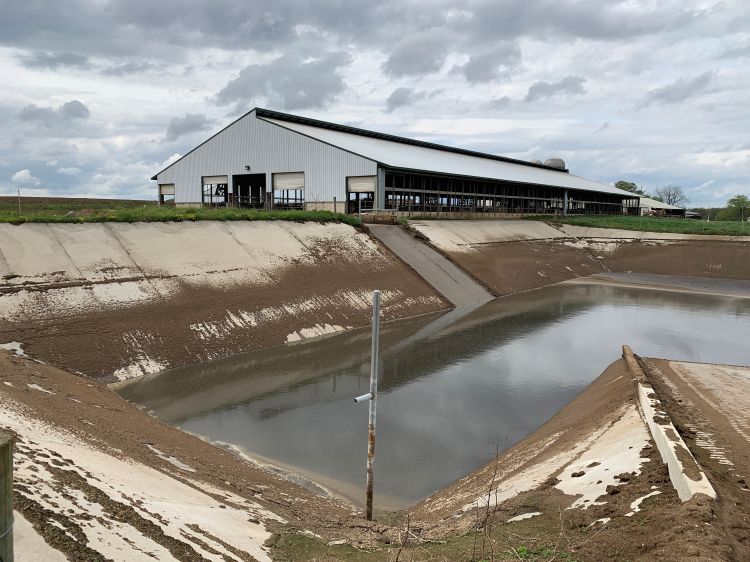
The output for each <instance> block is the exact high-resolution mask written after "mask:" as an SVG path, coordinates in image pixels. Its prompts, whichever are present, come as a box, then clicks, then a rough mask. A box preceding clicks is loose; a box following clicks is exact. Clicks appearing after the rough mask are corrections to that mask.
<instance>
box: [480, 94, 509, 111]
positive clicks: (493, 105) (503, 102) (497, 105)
mask: <svg viewBox="0 0 750 562" xmlns="http://www.w3.org/2000/svg"><path fill="white" fill-rule="evenodd" d="M508 106H510V98H509V97H508V96H501V97H499V98H492V99H491V100H490V101H488V102H487V103H486V104H485V107H487V109H505V108H506V107H508Z"/></svg>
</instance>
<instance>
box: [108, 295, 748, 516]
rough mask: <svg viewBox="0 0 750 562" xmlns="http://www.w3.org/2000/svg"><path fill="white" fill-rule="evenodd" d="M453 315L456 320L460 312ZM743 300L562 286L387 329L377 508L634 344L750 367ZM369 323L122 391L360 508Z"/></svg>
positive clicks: (538, 413)
mask: <svg viewBox="0 0 750 562" xmlns="http://www.w3.org/2000/svg"><path fill="white" fill-rule="evenodd" d="M451 320H453V321H451ZM748 334H750V303H749V302H748V301H747V300H742V299H734V298H726V297H717V296H705V295H693V294H688V293H669V292H663V291H651V290H647V289H640V288H632V287H621V286H616V285H560V286H555V287H550V288H547V289H543V290H540V291H535V292H533V293H528V294H525V295H520V296H515V297H510V298H505V299H499V300H496V301H493V302H491V303H489V304H487V305H485V306H483V307H481V308H478V309H476V310H473V311H471V312H469V313H468V314H466V315H464V316H462V317H461V315H460V314H455V313H454V315H453V316H452V317H451V318H445V317H443V318H437V319H436V316H434V315H433V316H428V317H422V318H418V319H411V320H407V321H401V322H394V323H389V324H387V325H384V327H383V330H382V349H383V351H382V368H381V374H380V377H381V378H380V400H379V403H378V445H377V456H376V473H375V483H376V484H375V485H376V502H377V503H378V504H379V507H380V508H381V509H382V508H400V507H404V506H406V505H408V504H410V503H413V502H414V501H416V500H418V499H420V498H422V497H424V496H426V495H428V494H429V493H431V492H433V491H434V490H436V489H439V488H441V487H443V486H445V485H447V484H449V483H451V482H453V481H454V480H456V479H458V478H461V477H462V476H464V475H465V474H467V473H468V472H470V471H471V470H473V469H475V468H477V467H478V466H480V465H481V464H483V463H484V462H486V461H487V460H488V459H489V458H491V456H492V455H493V454H494V445H492V442H493V441H497V443H498V444H499V446H500V448H501V450H502V449H505V448H507V447H509V446H511V445H512V444H514V443H516V442H517V441H519V440H520V439H522V438H523V437H524V436H526V435H528V434H529V433H530V432H532V431H533V430H534V429H535V428H537V427H538V426H539V425H541V424H542V423H544V422H545V421H546V420H547V419H549V418H550V417H551V416H552V415H553V414H554V413H555V412H556V411H557V410H559V409H560V408H561V407H562V406H564V405H565V404H566V403H568V402H569V401H570V400H571V399H572V398H573V397H574V396H575V395H576V394H577V393H579V392H580V391H581V390H582V389H583V388H584V387H585V386H586V385H587V384H588V383H589V382H591V381H592V380H593V379H594V378H596V376H598V375H599V373H601V372H602V371H603V370H604V368H605V367H606V366H607V365H608V364H609V363H611V362H612V361H613V360H615V359H616V358H617V357H618V356H619V354H620V347H621V346H622V344H623V343H628V344H629V345H631V346H632V347H633V348H634V350H635V351H636V352H637V353H639V354H641V355H644V356H659V357H667V358H679V359H683V360H688V361H702V362H719V363H735V364H749V363H750V349H748V347H747V345H746V341H747V336H748ZM368 370H369V330H358V331H354V332H350V333H345V334H340V335H336V336H332V337H329V338H326V339H322V340H317V341H309V342H301V343H299V344H294V345H288V346H283V347H279V348H274V349H269V350H264V351H261V352H256V353H252V354H246V355H241V356H235V357H231V358H227V359H223V360H218V361H212V362H210V363H205V364H201V365H197V366H191V367H186V368H181V369H175V370H172V371H168V372H165V373H161V374H159V375H154V376H150V377H146V378H143V379H139V380H137V381H135V382H133V383H131V384H129V385H127V386H125V387H122V388H121V389H119V392H120V393H121V394H122V395H123V396H124V397H125V398H127V399H129V400H131V401H133V402H136V403H138V404H140V405H142V406H144V407H146V408H147V409H149V410H151V411H153V412H154V413H155V414H156V415H157V416H158V417H159V418H161V419H163V420H164V421H167V422H169V423H173V424H175V425H177V426H179V427H181V428H183V429H185V430H187V431H190V432H194V433H196V434H199V435H202V436H205V437H206V438H209V439H212V440H216V441H221V442H226V443H231V444H234V445H237V446H239V447H240V448H242V449H243V450H245V451H247V452H248V453H249V454H251V455H258V456H261V457H263V458H267V459H272V460H273V461H275V462H277V463H279V464H283V465H287V466H292V467H295V468H296V469H298V470H299V471H300V472H302V473H303V474H306V475H308V476H309V477H311V478H312V479H314V480H316V481H319V482H321V483H323V484H324V485H328V486H330V487H332V488H334V489H335V490H336V491H338V492H339V493H341V494H343V495H345V496H347V497H349V498H350V499H352V500H354V501H357V502H359V501H360V500H361V499H362V498H361V497H360V496H361V495H362V492H361V490H362V489H363V486H364V461H365V451H366V432H367V427H366V425H367V412H366V408H365V407H363V406H358V405H355V404H354V402H353V401H352V397H354V396H355V395H358V394H362V393H364V392H366V391H367V388H368Z"/></svg>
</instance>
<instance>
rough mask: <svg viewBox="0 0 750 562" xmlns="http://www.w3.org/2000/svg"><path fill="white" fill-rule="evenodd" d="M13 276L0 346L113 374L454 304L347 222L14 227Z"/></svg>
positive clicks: (6, 270) (5, 258)
mask: <svg viewBox="0 0 750 562" xmlns="http://www.w3.org/2000/svg"><path fill="white" fill-rule="evenodd" d="M0 275H2V280H0V341H1V342H10V341H17V342H21V343H23V344H24V346H25V349H26V350H27V352H29V353H30V354H33V355H34V356H35V357H38V358H40V359H42V360H44V361H45V362H49V363H52V364H55V365H58V366H60V367H63V368H65V369H67V370H70V371H73V372H79V373H83V374H85V375H88V376H91V377H95V378H99V379H101V380H105V381H111V380H117V379H120V380H122V379H125V378H129V377H132V376H138V375H141V374H145V373H148V372H155V371H159V370H162V369H165V368H169V367H175V366H179V365H185V364H189V363H195V362H199V361H205V360H208V359H213V358H217V357H223V356H226V355H230V354H233V353H238V352H242V351H252V350H257V349H260V348H264V347H269V346H274V345H279V344H282V343H285V342H287V341H296V340H299V339H302V338H305V337H311V336H316V335H321V334H325V333H331V332H335V331H340V330H345V329H348V328H351V327H357V326H363V325H366V324H367V323H368V322H369V318H370V307H371V304H370V294H371V291H372V290H373V289H376V288H379V289H381V290H382V291H383V317H384V318H385V319H394V318H401V317H405V316H411V315H416V314H421V313H426V312H433V311H436V310H441V309H445V308H447V307H448V304H447V303H446V302H445V301H444V300H443V299H442V297H440V296H439V295H438V294H437V293H436V292H435V291H434V290H433V289H432V288H431V287H429V285H427V284H426V283H425V282H424V281H423V280H422V279H421V278H419V277H418V276H417V275H416V274H415V273H414V272H413V271H411V270H410V269H409V268H408V267H406V266H405V265H404V264H403V263H402V262H400V261H399V260H398V259H397V258H396V257H395V256H393V255H392V254H391V253H390V252H389V251H387V250H386V249H385V248H383V247H382V246H380V245H379V244H377V243H376V242H375V241H373V240H371V239H370V238H369V237H368V236H367V235H366V234H364V233H361V232H357V231H356V230H355V229H354V228H352V227H350V226H348V225H343V224H335V223H328V224H317V223H286V222H281V221H279V222H270V223H269V222H236V223H220V222H201V223H194V224H193V223H181V224H180V223H170V224H165V223H140V224H139V223H136V224H125V223H112V224H80V225H76V224H72V225H71V224H26V225H21V226H12V225H7V224H3V225H0Z"/></svg>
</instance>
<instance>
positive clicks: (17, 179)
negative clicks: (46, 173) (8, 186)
mask: <svg viewBox="0 0 750 562" xmlns="http://www.w3.org/2000/svg"><path fill="white" fill-rule="evenodd" d="M10 181H12V182H13V183H14V184H15V185H17V186H19V187H23V186H29V185H39V184H40V183H42V182H41V181H40V180H39V178H36V177H34V176H32V175H31V172H30V171H29V170H18V171H17V172H16V173H15V174H13V177H11V178H10Z"/></svg>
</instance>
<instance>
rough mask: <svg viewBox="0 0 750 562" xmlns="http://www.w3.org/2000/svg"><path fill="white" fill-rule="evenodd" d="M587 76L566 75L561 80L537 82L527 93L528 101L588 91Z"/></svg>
mask: <svg viewBox="0 0 750 562" xmlns="http://www.w3.org/2000/svg"><path fill="white" fill-rule="evenodd" d="M585 82H586V79H585V78H582V77H580V76H566V77H565V78H563V79H562V80H560V81H559V82H544V81H542V82H535V83H534V84H532V85H531V87H530V88H529V91H528V93H527V94H526V98H525V99H526V101H527V102H532V101H536V100H540V99H544V98H551V97H554V96H572V95H581V94H585V93H586V88H585V87H584V83H585Z"/></svg>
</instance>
